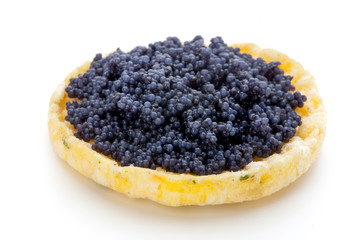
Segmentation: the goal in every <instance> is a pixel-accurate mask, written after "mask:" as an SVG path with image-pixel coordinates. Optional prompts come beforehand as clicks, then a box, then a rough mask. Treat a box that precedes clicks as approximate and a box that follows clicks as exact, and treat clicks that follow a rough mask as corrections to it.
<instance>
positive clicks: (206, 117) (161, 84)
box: [65, 36, 306, 175]
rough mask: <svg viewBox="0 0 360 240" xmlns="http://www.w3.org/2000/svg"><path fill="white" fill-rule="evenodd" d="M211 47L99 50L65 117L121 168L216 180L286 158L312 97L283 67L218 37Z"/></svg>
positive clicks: (169, 43) (76, 84) (171, 41)
mask: <svg viewBox="0 0 360 240" xmlns="http://www.w3.org/2000/svg"><path fill="white" fill-rule="evenodd" d="M210 42H211V43H210V44H209V46H205V45H204V39H203V38H202V37H201V36H196V37H195V38H194V39H193V40H191V41H186V42H184V44H182V43H181V41H180V40H179V39H178V38H176V37H168V38H167V39H166V40H165V41H158V42H155V43H150V44H149V45H148V47H136V48H134V49H132V50H131V51H129V52H123V51H121V50H120V49H117V50H116V51H114V52H113V53H111V54H109V55H107V56H106V57H103V56H102V55H101V54H97V55H96V56H95V58H94V60H93V61H92V62H91V64H90V67H89V69H88V70H87V71H86V73H84V74H80V75H79V76H78V77H76V78H72V79H70V83H69V85H68V86H67V87H66V89H65V91H66V93H67V94H68V96H69V97H70V98H71V101H68V102H66V109H67V113H68V114H67V116H66V117H65V120H67V121H68V122H70V123H71V124H72V125H73V126H74V127H75V129H76V132H75V136H76V137H77V138H79V139H81V140H84V141H86V142H91V145H92V149H93V150H95V151H97V152H99V153H102V154H104V155H107V156H111V157H112V158H113V159H114V160H115V161H117V162H118V163H119V164H120V165H121V166H130V165H133V166H136V167H145V168H151V169H156V167H157V166H160V167H162V168H164V169H165V170H166V171H170V172H175V173H191V174H194V175H211V174H220V173H222V172H224V171H238V170H241V169H243V168H244V167H245V166H246V165H247V164H249V163H250V162H251V161H253V159H254V157H260V158H266V157H268V156H270V155H271V154H273V153H280V151H281V149H282V147H283V143H284V142H288V141H289V140H290V139H291V137H293V136H294V135H295V132H296V128H297V127H298V126H300V125H301V117H300V116H299V115H298V114H297V113H296V112H295V110H296V109H297V108H301V107H303V106H304V102H305V101H306V96H304V95H302V94H301V93H300V92H298V91H296V89H295V87H294V86H293V85H292V84H291V80H292V76H290V75H286V74H284V71H283V70H281V69H280V68H278V66H279V65H280V62H274V61H271V62H269V63H267V62H265V61H264V60H263V59H262V58H256V59H254V58H253V57H252V56H251V55H249V54H247V53H243V52H241V51H240V50H239V49H238V48H232V47H229V46H228V45H227V44H226V43H225V42H224V41H223V39H222V38H221V37H215V38H212V39H211V41H210ZM92 140H93V141H92Z"/></svg>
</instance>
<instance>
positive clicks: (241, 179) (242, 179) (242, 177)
mask: <svg viewBox="0 0 360 240" xmlns="http://www.w3.org/2000/svg"><path fill="white" fill-rule="evenodd" d="M249 178H250V176H249V175H248V174H246V175H245V176H241V177H240V181H245V180H246V179H249Z"/></svg>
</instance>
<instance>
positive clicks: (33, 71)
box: [0, 0, 360, 240]
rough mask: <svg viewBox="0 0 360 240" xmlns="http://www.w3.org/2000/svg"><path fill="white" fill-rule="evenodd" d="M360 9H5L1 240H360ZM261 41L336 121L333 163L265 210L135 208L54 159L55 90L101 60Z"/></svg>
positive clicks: (232, 5)
mask: <svg viewBox="0 0 360 240" xmlns="http://www.w3.org/2000/svg"><path fill="white" fill-rule="evenodd" d="M356 2H357V1H296V2H290V1H283V2H279V1H249V2H242V1H233V2H230V1H225V0H222V1H194V0H192V1H163V2H158V1H144V2H138V1H126V2H125V1H124V2H121V1H114V2H107V1H98V2H92V1H85V2H77V1H59V2H57V3H55V2H52V1H44V2H40V1H6V2H5V1H1V3H0V35H1V36H0V71H1V74H0V81H1V85H0V90H1V92H0V98H1V101H0V104H1V105H0V111H1V117H0V121H1V124H0V143H1V144H0V146H1V155H0V156H1V157H0V159H1V165H0V169H1V170H0V184H1V196H0V203H1V204H0V210H1V211H0V221H1V223H0V239H75V238H76V239H246V240H249V239H264V238H265V237H266V238H267V239H316V238H321V239H324V238H329V237H332V238H334V239H335V238H337V239H359V237H360V234H359V219H358V216H359V214H360V207H359V202H360V198H359V195H358V193H359V189H360V188H359V177H358V174H359V172H360V157H359V155H360V154H359V147H358V144H359V134H360V131H359V118H358V117H357V116H358V114H357V113H358V111H359V110H358V108H359V95H360V94H359V87H360V84H359V81H360V77H359V72H360V61H359V55H360V50H359V49H360V48H359V43H360V37H359V30H360V27H359V26H360V17H359V15H360V14H359V10H360V7H359V6H358V5H357V4H356ZM197 34H201V35H203V36H204V38H205V39H206V41H207V42H208V41H209V40H210V38H211V37H214V36H222V37H223V39H224V40H225V42H227V43H229V44H230V43H236V42H254V43H257V44H259V45H260V46H261V47H271V48H275V49H277V50H280V51H282V52H285V53H287V54H288V55H289V56H290V57H292V58H294V59H296V60H298V61H299V62H301V63H302V64H303V66H304V67H305V68H306V69H308V70H310V72H312V74H313V75H314V76H315V78H316V81H317V84H318V87H319V90H320V93H321V95H322V97H323V99H324V102H325V106H326V108H327V111H328V130H327V136H326V140H325V143H324V146H323V149H322V153H321V156H320V158H319V159H318V161H316V163H315V164H314V165H313V167H312V168H311V169H310V170H309V171H308V172H307V173H306V174H305V175H303V176H302V177H301V178H300V179H299V180H298V181H296V182H295V183H293V184H291V185H290V186H289V187H287V188H285V189H283V190H282V191H280V192H278V193H276V194H274V195H272V196H270V197H266V198H263V199H261V200H258V201H253V202H246V203H241V204H230V205H222V206H209V207H181V208H169V207H164V206H161V205H159V204H156V203H153V202H150V201H148V200H136V199H129V198H127V197H126V196H123V195H122V194H119V193H116V192H114V191H112V190H109V189H106V188H104V187H101V186H99V185H97V184H95V183H94V182H92V181H91V180H88V179H86V178H85V177H83V176H81V175H80V174H78V173H77V172H76V171H75V170H73V169H72V168H71V167H69V166H68V165H67V164H66V163H65V162H64V161H62V160H61V159H59V158H58V157H57V155H56V154H55V153H54V152H53V150H52V148H51V145H50V142H49V138H48V132H47V110H48V102H49V99H50V96H51V93H52V91H53V90H54V89H55V87H56V86H57V85H58V84H59V83H60V82H61V81H62V80H63V79H64V77H65V76H66V75H67V74H68V73H69V72H70V71H71V70H73V69H74V68H75V67H77V66H78V65H80V64H81V63H83V62H84V61H85V60H91V59H92V58H93V57H94V56H95V54H96V53H98V52H102V53H107V52H110V51H112V50H114V49H116V48H117V47H120V48H121V49H122V50H130V49H131V48H133V47H135V46H137V45H146V44H148V43H150V42H154V41H158V40H164V39H165V38H166V37H167V36H178V37H179V38H180V39H181V40H182V41H185V40H190V39H192V38H193V37H194V36H195V35H197Z"/></svg>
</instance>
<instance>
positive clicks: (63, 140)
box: [62, 138, 70, 149]
mask: <svg viewBox="0 0 360 240" xmlns="http://www.w3.org/2000/svg"><path fill="white" fill-rule="evenodd" d="M62 142H63V144H64V146H65V147H66V148H68V149H70V146H69V144H68V143H67V142H66V141H65V139H64V138H63V139H62Z"/></svg>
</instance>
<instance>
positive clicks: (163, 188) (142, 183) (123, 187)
mask: <svg viewBox="0 0 360 240" xmlns="http://www.w3.org/2000/svg"><path fill="white" fill-rule="evenodd" d="M234 47H240V49H241V51H243V52H247V53H249V54H251V55H252V56H253V57H262V58H263V59H264V60H265V61H267V62H269V61H280V62H281V63H282V64H281V65H280V68H281V69H283V70H284V71H285V73H286V74H289V75H291V76H293V77H294V79H293V80H292V84H293V85H294V86H295V87H296V90H298V91H300V92H301V93H302V94H304V95H306V96H307V102H306V104H305V106H304V107H303V108H299V109H297V110H296V111H297V113H298V114H299V115H300V116H301V117H302V125H301V126H300V127H299V128H298V129H297V132H296V135H295V136H294V137H293V138H291V140H290V141H289V142H288V143H285V144H284V147H283V149H282V151H281V153H280V154H273V155H271V156H270V157H267V158H265V159H262V160H261V161H253V162H251V163H250V164H248V165H247V166H246V167H245V168H244V169H242V170H240V171H235V172H223V173H221V174H218V175H206V176H196V175H192V174H177V173H171V172H168V171H165V170H163V169H162V168H157V169H156V170H152V169H147V168H140V167H133V166H127V167H121V166H119V165H118V164H117V163H116V162H115V161H114V160H112V159H110V158H108V157H106V156H104V155H102V154H99V153H97V152H95V151H93V150H92V149H91V146H90V144H89V143H86V142H84V141H81V140H79V139H78V138H76V137H74V132H75V129H74V128H73V126H72V125H71V124H70V123H68V122H67V121H65V116H66V106H65V103H66V101H67V100H68V96H67V94H66V93H65V87H66V86H67V85H68V84H69V79H70V78H73V77H76V76H77V75H78V74H80V73H84V72H85V71H86V70H87V69H88V67H89V64H90V63H88V62H87V63H85V64H84V65H82V66H81V67H79V68H78V69H76V70H75V71H73V72H72V73H71V74H70V75H69V76H68V77H67V78H66V79H65V81H64V83H62V84H61V85H60V86H59V87H58V88H57V89H56V91H55V92H54V94H53V96H52V98H51V101H50V109H49V122H48V123H49V132H50V137H51V141H52V143H53V145H54V148H55V150H56V152H57V153H58V154H59V156H60V157H61V158H63V159H64V160H65V161H67V162H68V163H69V164H70V165H71V166H73V167H74V168H75V169H77V170H78V171H79V172H81V173H82V174H84V175H85V176H88V177H90V178H92V179H94V180H95V181H96V182H98V183H100V184H102V185H104V186H107V187H110V188H112V189H114V190H116V191H119V192H122V193H125V194H126V195H128V196H130V197H136V198H149V199H151V200H154V201H156V202H159V203H161V204H164V205H169V206H180V205H207V204H222V203H231V202H241V201H245V200H253V199H258V198H261V197H263V196H267V195H270V194H272V193H273V192H276V191H277V190H279V189H281V188H283V187H285V186H287V185H288V184H289V183H290V182H292V181H294V180H295V179H296V178H298V177H299V176H300V175H302V174H303V173H304V172H306V170H307V169H308V168H309V167H310V165H311V164H312V162H313V161H314V160H315V159H316V157H317V155H318V153H319V149H320V146H321V144H322V142H323V138H324V135H325V128H326V114H325V109H324V106H323V104H322V100H321V98H320V96H319V94H318V91H317V88H316V85H315V83H314V79H313V77H312V76H311V74H310V73H308V72H307V71H305V70H304V69H303V68H302V66H301V65H300V64H299V63H297V62H296V61H294V60H292V59H290V58H288V57H287V56H286V55H284V54H282V53H280V52H277V51H275V50H270V49H261V48H259V47H258V46H256V45H254V44H239V45H235V46H234Z"/></svg>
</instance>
